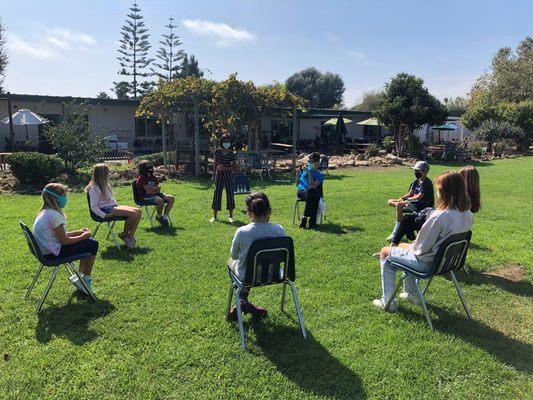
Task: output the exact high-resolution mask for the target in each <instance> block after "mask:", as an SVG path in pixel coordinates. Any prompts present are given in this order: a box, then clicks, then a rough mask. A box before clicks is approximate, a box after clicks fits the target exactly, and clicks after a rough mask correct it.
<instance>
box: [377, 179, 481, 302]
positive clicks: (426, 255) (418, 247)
mask: <svg viewBox="0 0 533 400" xmlns="http://www.w3.org/2000/svg"><path fill="white" fill-rule="evenodd" d="M435 186H436V188H437V192H438V194H439V199H438V201H437V208H436V210H435V211H433V212H432V213H431V215H430V216H429V217H428V219H427V220H426V222H425V223H424V225H423V226H422V228H421V229H420V231H419V232H418V236H417V238H416V240H415V241H414V242H413V243H411V244H407V243H400V244H399V245H398V246H395V247H383V248H382V249H381V253H380V264H381V285H382V290H383V295H382V297H381V298H380V299H375V300H374V301H373V304H374V305H375V306H376V307H379V308H382V309H383V308H384V307H385V304H386V303H387V301H388V299H389V298H390V297H391V296H392V294H393V293H394V288H395V284H396V268H394V267H393V266H392V265H391V261H396V262H398V263H401V264H404V265H408V266H409V267H411V268H412V269H414V270H416V271H419V272H427V271H428V270H429V269H430V268H431V264H432V262H433V258H434V257H435V255H436V254H437V251H438V248H439V246H440V245H441V244H442V242H443V241H444V240H445V239H446V238H447V237H449V236H450V235H454V234H457V233H463V232H467V231H469V230H470V228H471V227H472V223H473V222H474V216H473V214H472V212H471V211H470V197H469V196H468V193H467V191H466V184H465V180H464V178H463V177H462V176H461V174H460V173H458V172H445V173H444V174H442V175H440V176H438V177H437V179H436V180H435ZM400 298H405V299H409V300H410V301H412V302H413V303H415V304H420V299H419V297H418V294H417V292H416V286H415V282H414V278H413V277H412V276H410V275H407V276H406V278H405V280H404V293H401V294H400ZM397 307H398V304H397V302H396V300H393V301H392V302H391V304H390V305H389V309H388V311H391V312H394V311H396V309H397Z"/></svg>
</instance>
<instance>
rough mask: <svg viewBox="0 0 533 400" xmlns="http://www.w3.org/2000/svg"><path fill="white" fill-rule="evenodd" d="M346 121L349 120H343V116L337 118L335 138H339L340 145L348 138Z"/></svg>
mask: <svg viewBox="0 0 533 400" xmlns="http://www.w3.org/2000/svg"><path fill="white" fill-rule="evenodd" d="M345 119H347V118H341V116H339V118H337V124H336V125H335V137H336V138H337V143H338V144H341V143H342V142H343V138H344V136H346V125H345V123H344V120H345ZM350 122H351V121H350Z"/></svg>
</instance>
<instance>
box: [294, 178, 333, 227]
mask: <svg viewBox="0 0 533 400" xmlns="http://www.w3.org/2000/svg"><path fill="white" fill-rule="evenodd" d="M301 173H302V171H300V172H299V173H298V179H296V186H298V181H299V180H300V174H301ZM300 203H305V199H301V198H299V197H298V196H296V199H295V200H294V210H293V212H292V226H294V224H295V222H296V221H299V220H300ZM320 211H321V210H320V209H319V212H318V214H317V216H316V219H317V221H316V222H317V224H318V225H322V223H323V222H324V220H325V219H326V214H325V212H320Z"/></svg>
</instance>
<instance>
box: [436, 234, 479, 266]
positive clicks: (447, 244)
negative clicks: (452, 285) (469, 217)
mask: <svg viewBox="0 0 533 400" xmlns="http://www.w3.org/2000/svg"><path fill="white" fill-rule="evenodd" d="M471 237H472V232H471V231H468V232H464V233H458V234H455V235H450V236H449V237H448V238H446V240H445V241H444V242H442V244H441V245H440V246H439V250H438V251H437V254H436V255H435V259H434V260H433V272H432V274H433V275H443V274H446V273H448V272H450V271H455V270H458V269H460V268H462V267H463V265H464V263H465V260H466V252H467V251H468V246H469V244H470V238H471Z"/></svg>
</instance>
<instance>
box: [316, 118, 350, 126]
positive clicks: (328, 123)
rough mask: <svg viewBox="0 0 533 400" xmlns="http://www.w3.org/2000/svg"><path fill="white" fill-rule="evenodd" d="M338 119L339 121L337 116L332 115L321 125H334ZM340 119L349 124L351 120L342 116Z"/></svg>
mask: <svg viewBox="0 0 533 400" xmlns="http://www.w3.org/2000/svg"><path fill="white" fill-rule="evenodd" d="M338 121H339V117H333V118H330V119H328V120H327V121H326V122H324V123H323V124H322V125H331V126H336V125H337V123H338ZM342 121H343V122H344V124H351V123H352V122H353V121H352V120H351V119H348V118H342Z"/></svg>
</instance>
